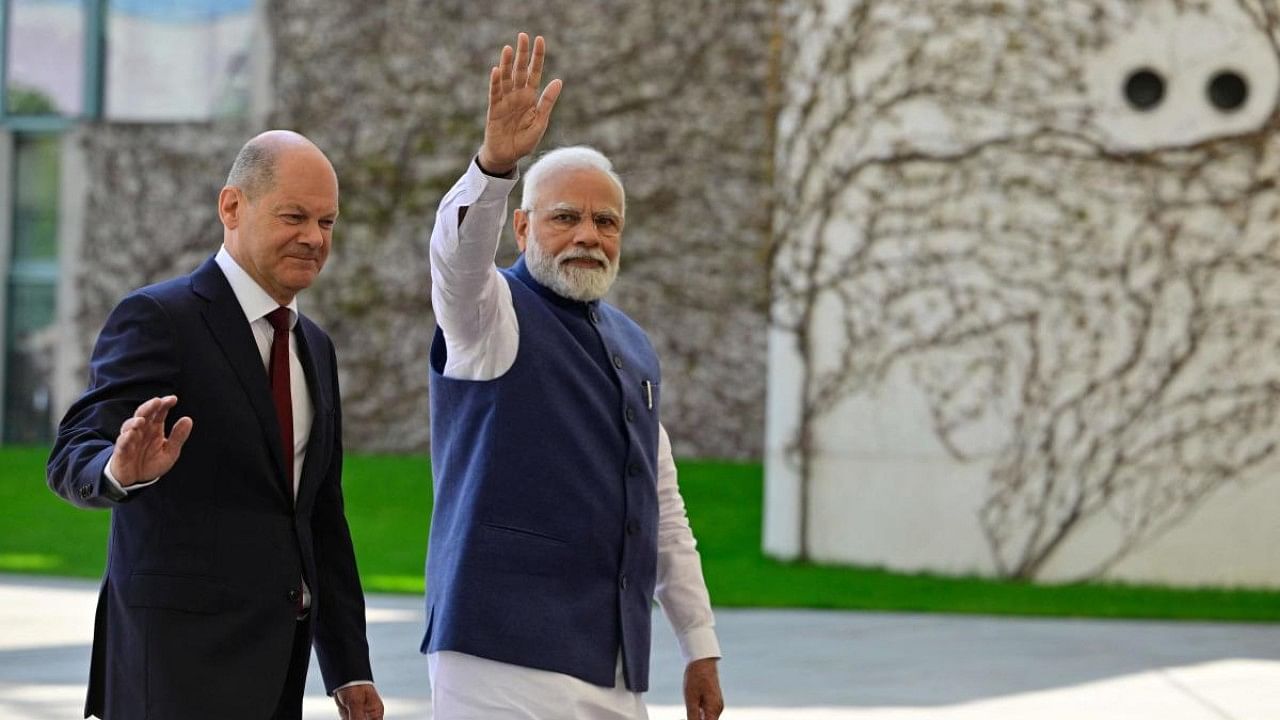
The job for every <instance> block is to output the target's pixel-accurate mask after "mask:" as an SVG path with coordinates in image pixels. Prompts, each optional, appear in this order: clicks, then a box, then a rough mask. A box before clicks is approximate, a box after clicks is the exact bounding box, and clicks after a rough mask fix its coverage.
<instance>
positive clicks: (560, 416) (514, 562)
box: [422, 257, 659, 692]
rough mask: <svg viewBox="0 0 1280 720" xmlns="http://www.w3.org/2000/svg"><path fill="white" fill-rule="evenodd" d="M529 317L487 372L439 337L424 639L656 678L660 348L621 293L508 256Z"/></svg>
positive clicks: (546, 663)
mask: <svg viewBox="0 0 1280 720" xmlns="http://www.w3.org/2000/svg"><path fill="white" fill-rule="evenodd" d="M502 273H503V276H504V278H505V279H506V281H507V283H508V284H509V285H510V287H511V299H512V302H513V303H514V305H515V311H516V318H517V321H518V322H519V328H520V345H519V351H518V352H517V354H516V359H515V364H514V365H512V367H511V369H510V370H508V371H507V372H506V374H504V375H502V376H501V377H499V378H496V379H494V380H488V381H466V380H453V379H450V378H446V377H444V376H443V375H441V371H442V370H443V369H444V366H445V359H446V351H445V344H444V338H443V336H442V334H441V332H440V330H439V329H437V330H436V335H435V339H434V340H433V342H432V344H431V464H432V474H433V475H434V481H435V487H434V493H435V509H434V512H433V515H432V519H431V541H430V545H429V550H428V555H427V630H426V636H425V637H424V638H423V641H422V651H423V652H437V651H441V650H453V651H457V652H464V653H469V654H472V655H477V656H480V657H485V658H490V659H492V660H498V661H501V662H507V663H513V664H516V665H522V666H525V667H531V668H538V669H543V670H551V671H555V672H560V673H565V674H568V675H572V676H574V677H578V678H581V679H582V680H585V681H587V682H590V683H593V684H596V685H603V686H608V687H612V686H613V684H614V681H615V667H616V664H617V660H618V652H619V648H621V651H622V658H623V670H624V673H625V677H626V684H627V687H628V688H629V689H631V690H634V691H638V692H642V691H645V690H647V689H648V687H649V631H650V619H651V607H652V601H653V588H654V579H655V574H656V568H657V548H658V542H657V532H658V499H657V449H658V390H659V384H658V380H659V376H658V373H659V369H658V357H657V353H655V352H654V350H653V346H652V345H651V344H650V343H649V340H648V338H647V337H646V336H645V334H644V331H643V330H641V329H640V327H639V326H638V325H636V324H635V322H633V321H632V320H631V319H630V318H628V317H627V316H626V315H624V314H623V313H622V312H621V311H619V310H617V309H616V308H614V307H612V306H610V305H608V304H606V303H602V302H592V303H581V302H576V301H573V300H568V299H565V298H563V297H560V296H559V295H556V294H555V293H553V292H552V291H551V290H549V289H547V288H545V287H543V286H542V285H541V284H539V283H538V282H537V281H536V280H534V279H533V278H532V277H531V276H530V275H529V271H528V269H527V268H526V267H525V264H524V258H523V257H521V258H520V259H519V260H518V261H517V262H516V264H515V265H514V266H512V267H511V268H510V269H508V270H503V271H502Z"/></svg>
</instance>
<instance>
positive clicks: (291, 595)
mask: <svg viewBox="0 0 1280 720" xmlns="http://www.w3.org/2000/svg"><path fill="white" fill-rule="evenodd" d="M285 597H287V598H288V599H289V604H290V605H297V604H298V599H299V598H301V597H302V594H301V593H299V592H298V588H292V589H290V590H289V592H288V593H286V594H285Z"/></svg>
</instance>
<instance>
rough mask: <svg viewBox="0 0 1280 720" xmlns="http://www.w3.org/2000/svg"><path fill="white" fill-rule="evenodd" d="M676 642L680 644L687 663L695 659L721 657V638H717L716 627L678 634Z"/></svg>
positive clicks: (700, 628)
mask: <svg viewBox="0 0 1280 720" xmlns="http://www.w3.org/2000/svg"><path fill="white" fill-rule="evenodd" d="M676 642H678V643H679V644H680V655H681V657H683V658H684V662H685V664H686V665H688V664H689V663H691V662H693V661H694V660H702V659H704V658H718V657H721V655H720V640H719V639H718V638H716V630H715V628H714V627H697V628H693V629H692V630H687V631H685V632H683V633H680V634H677V635H676Z"/></svg>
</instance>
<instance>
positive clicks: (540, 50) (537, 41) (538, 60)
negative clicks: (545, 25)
mask: <svg viewBox="0 0 1280 720" xmlns="http://www.w3.org/2000/svg"><path fill="white" fill-rule="evenodd" d="M546 54H547V43H546V41H545V40H543V39H542V36H541V35H539V36H538V37H536V38H534V39H533V60H532V61H531V62H530V63H529V85H530V86H532V87H535V88H536V87H538V85H541V84H542V61H543V60H545V59H546Z"/></svg>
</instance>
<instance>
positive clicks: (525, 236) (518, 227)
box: [511, 208, 529, 252]
mask: <svg viewBox="0 0 1280 720" xmlns="http://www.w3.org/2000/svg"><path fill="white" fill-rule="evenodd" d="M511 227H512V228H513V229H514V230H515V231H516V247H518V248H520V252H524V246H525V244H526V243H527V242H528V240H529V213H527V212H525V211H524V210H523V209H522V208H516V211H515V212H514V213H512V216H511Z"/></svg>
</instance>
